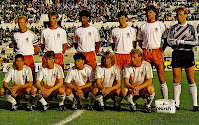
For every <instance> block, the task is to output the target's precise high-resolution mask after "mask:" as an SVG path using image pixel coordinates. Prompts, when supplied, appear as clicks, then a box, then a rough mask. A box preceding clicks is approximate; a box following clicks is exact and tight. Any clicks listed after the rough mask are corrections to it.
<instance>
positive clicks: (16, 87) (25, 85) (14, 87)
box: [12, 81, 33, 93]
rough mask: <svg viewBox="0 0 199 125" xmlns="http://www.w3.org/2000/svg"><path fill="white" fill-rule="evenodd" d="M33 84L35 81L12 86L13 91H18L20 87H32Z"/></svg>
mask: <svg viewBox="0 0 199 125" xmlns="http://www.w3.org/2000/svg"><path fill="white" fill-rule="evenodd" d="M32 84H33V81H28V82H27V83H26V84H24V85H19V86H13V87H12V92H14V93H15V92H16V91H17V90H18V89H25V88H31V87H32Z"/></svg>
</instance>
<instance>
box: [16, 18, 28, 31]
mask: <svg viewBox="0 0 199 125" xmlns="http://www.w3.org/2000/svg"><path fill="white" fill-rule="evenodd" d="M26 24H27V23H26V20H25V19H23V18H21V19H19V21H18V25H19V29H20V30H24V29H26Z"/></svg>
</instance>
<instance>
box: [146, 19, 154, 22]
mask: <svg viewBox="0 0 199 125" xmlns="http://www.w3.org/2000/svg"><path fill="white" fill-rule="evenodd" d="M147 22H148V23H154V22H155V19H151V20H147Z"/></svg>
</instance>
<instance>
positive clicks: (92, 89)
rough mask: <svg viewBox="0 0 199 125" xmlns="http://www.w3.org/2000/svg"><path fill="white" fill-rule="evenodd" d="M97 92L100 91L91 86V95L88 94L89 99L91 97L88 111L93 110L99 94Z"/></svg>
mask: <svg viewBox="0 0 199 125" xmlns="http://www.w3.org/2000/svg"><path fill="white" fill-rule="evenodd" d="M97 92H98V89H97V88H96V89H95V87H94V86H91V87H90V92H89V94H88V97H89V101H88V107H87V110H93V108H94V107H93V105H94V104H93V103H94V101H95V95H96V94H97Z"/></svg>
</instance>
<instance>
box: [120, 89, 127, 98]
mask: <svg viewBox="0 0 199 125" xmlns="http://www.w3.org/2000/svg"><path fill="white" fill-rule="evenodd" d="M127 92H128V88H126V87H125V88H122V90H121V93H122V96H123V97H125V96H126V94H127Z"/></svg>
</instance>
